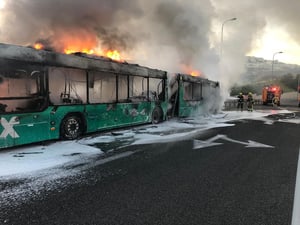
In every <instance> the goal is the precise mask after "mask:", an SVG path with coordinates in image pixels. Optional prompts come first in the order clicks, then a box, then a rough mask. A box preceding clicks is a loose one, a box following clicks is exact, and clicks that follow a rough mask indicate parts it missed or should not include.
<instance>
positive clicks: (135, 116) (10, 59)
mask: <svg viewBox="0 0 300 225" xmlns="http://www.w3.org/2000/svg"><path fill="white" fill-rule="evenodd" d="M167 94H168V89H167V72H165V71H162V70H156V69H151V68H147V67H142V66H139V65H135V64H128V63H126V62H117V61H113V60H110V59H107V58H104V57H94V56H88V55H85V54H81V53H78V54H73V55H66V54H60V53H55V52H51V51H44V50H36V49H33V48H31V47H21V46H15V45H7V44H0V117H1V121H0V122H1V126H0V148H7V147H12V146H18V145H23V144H29V143H34V142H41V141H45V140H52V139H59V138H63V139H76V138H78V137H79V136H81V135H83V134H86V133H91V132H96V131H102V130H108V129H113V128H121V127H126V126H132V125H138V124H145V123H151V122H152V123H159V122H161V121H163V120H165V119H166V117H167V107H168V100H167Z"/></svg>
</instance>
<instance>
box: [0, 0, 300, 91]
mask: <svg viewBox="0 0 300 225" xmlns="http://www.w3.org/2000/svg"><path fill="white" fill-rule="evenodd" d="M5 2H6V4H5V7H4V8H3V9H1V20H0V25H1V26H0V42H4V43H11V44H18V45H33V44H34V43H35V42H36V41H40V42H43V43H46V45H47V46H48V48H51V49H55V50H56V51H62V50H63V49H64V47H65V46H66V43H68V42H73V43H75V44H76V45H81V44H82V42H83V41H82V40H84V44H85V45H86V47H87V48H92V47H95V46H97V47H100V48H104V49H118V50H120V51H121V52H124V54H125V55H126V56H127V57H128V58H129V60H132V61H133V62H136V63H140V64H141V65H145V66H150V67H154V68H158V69H164V70H167V71H171V72H189V71H187V70H189V69H195V70H199V71H201V72H202V73H203V74H205V76H206V77H207V78H209V79H213V80H218V81H220V83H221V86H222V87H223V88H225V90H227V89H228V87H229V86H230V85H232V84H233V83H235V82H238V80H239V76H240V74H241V73H242V72H243V70H244V60H245V57H244V56H245V55H246V54H247V52H249V51H250V50H251V48H252V47H253V45H254V44H255V42H254V41H255V40H257V39H259V38H260V35H261V34H262V33H263V31H264V29H265V27H266V26H267V25H268V23H272V24H276V25H278V26H280V27H283V28H284V29H285V30H287V31H288V32H289V33H290V36H291V38H293V39H294V40H300V32H299V30H300V29H299V26H298V24H297V22H298V21H299V19H300V14H299V13H298V9H299V8H300V2H299V0H290V1H289V2H288V3H287V2H283V1H280V0H265V1H260V0H253V1H240V0H164V1H162V0H151V1H148V0H122V1H119V0H88V1H81V0H6V1H5ZM233 6H234V7H233ZM233 17H237V18H238V19H237V21H232V22H230V23H226V26H224V28H225V29H224V38H223V40H224V41H223V44H222V49H223V51H222V52H223V54H222V58H221V57H220V43H221V42H220V36H221V26H222V23H223V22H224V21H225V20H227V19H229V18H233Z"/></svg>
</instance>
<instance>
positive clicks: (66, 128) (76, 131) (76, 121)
mask: <svg viewBox="0 0 300 225" xmlns="http://www.w3.org/2000/svg"><path fill="white" fill-rule="evenodd" d="M82 133H83V125H82V120H81V119H80V118H79V117H78V116H76V115H70V116H67V117H65V118H64V119H63V121H62V123H61V137H62V138H63V139H67V140H74V139H76V138H78V137H80V136H81V135H82Z"/></svg>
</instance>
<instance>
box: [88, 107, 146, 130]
mask: <svg viewBox="0 0 300 225" xmlns="http://www.w3.org/2000/svg"><path fill="white" fill-rule="evenodd" d="M150 107H151V103H150V102H139V103H117V104H114V103H112V104H95V105H87V106H86V120H87V132H94V131H99V130H106V129H110V128H119V127H124V126H131V125H135V124H143V123H148V122H149V121H150V118H151V116H150V115H151V112H150V111H151V109H150Z"/></svg>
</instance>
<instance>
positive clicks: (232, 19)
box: [220, 17, 237, 58]
mask: <svg viewBox="0 0 300 225" xmlns="http://www.w3.org/2000/svg"><path fill="white" fill-rule="evenodd" d="M234 20H237V18H235V17H234V18H231V19H228V20H225V21H224V22H223V23H222V30H221V46H220V58H221V57H222V51H223V49H222V48H223V31H224V25H225V23H227V22H229V21H234Z"/></svg>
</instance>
